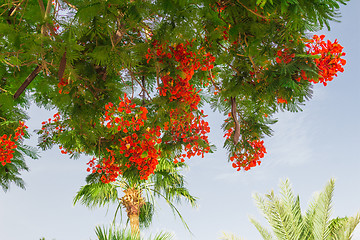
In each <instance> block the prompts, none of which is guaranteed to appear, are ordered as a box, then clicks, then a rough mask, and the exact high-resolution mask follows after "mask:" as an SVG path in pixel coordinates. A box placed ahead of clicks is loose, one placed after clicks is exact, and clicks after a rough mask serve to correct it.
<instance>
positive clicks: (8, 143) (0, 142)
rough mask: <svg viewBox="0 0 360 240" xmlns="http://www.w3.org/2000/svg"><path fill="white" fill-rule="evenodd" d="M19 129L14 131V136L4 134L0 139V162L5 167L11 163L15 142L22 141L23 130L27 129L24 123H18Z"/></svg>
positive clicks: (15, 146)
mask: <svg viewBox="0 0 360 240" xmlns="http://www.w3.org/2000/svg"><path fill="white" fill-rule="evenodd" d="M19 124H20V125H19V127H17V128H16V129H15V131H14V132H15V134H14V136H12V135H11V134H10V135H9V136H8V135H6V134H4V135H3V136H1V137H0V162H1V165H3V166H5V165H6V164H7V163H11V159H12V158H13V157H14V155H13V153H14V152H15V150H14V149H16V148H17V145H16V141H18V140H19V139H22V138H23V136H24V135H25V133H24V129H26V128H28V127H27V126H26V125H25V124H24V122H21V121H19Z"/></svg>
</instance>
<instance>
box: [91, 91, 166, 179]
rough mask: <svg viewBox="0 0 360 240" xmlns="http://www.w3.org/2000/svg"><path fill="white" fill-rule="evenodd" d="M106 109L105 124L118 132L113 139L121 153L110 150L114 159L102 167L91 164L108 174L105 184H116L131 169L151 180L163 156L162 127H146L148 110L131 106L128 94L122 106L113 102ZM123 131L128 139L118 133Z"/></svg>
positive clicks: (95, 168) (105, 177) (105, 160)
mask: <svg viewBox="0 0 360 240" xmlns="http://www.w3.org/2000/svg"><path fill="white" fill-rule="evenodd" d="M105 109H106V112H105V122H104V125H105V126H106V127H107V128H108V129H109V130H110V131H111V132H113V133H115V134H114V135H113V136H114V139H115V141H116V142H115V145H116V146H117V147H116V149H117V150H116V151H115V150H108V152H109V153H110V156H109V157H108V158H104V161H102V162H101V165H100V164H98V165H94V164H91V163H92V161H90V162H89V165H90V166H91V167H92V171H93V172H94V171H98V172H99V171H100V172H102V173H104V175H103V177H102V181H103V182H111V181H114V180H115V179H116V177H117V176H118V175H120V174H121V173H122V171H124V170H126V169H127V168H136V169H137V170H138V172H139V176H140V179H147V178H148V177H149V175H150V174H152V173H153V172H154V170H155V168H156V166H157V164H158V158H159V156H160V154H161V152H160V150H159V149H158V147H157V144H159V143H161V139H160V138H159V137H160V135H161V132H160V130H161V129H160V127H159V126H156V127H151V128H150V127H149V126H146V124H145V121H146V120H147V116H146V115H147V112H148V111H147V109H146V108H145V107H142V106H140V107H138V106H136V104H131V100H130V99H128V98H127V96H126V94H125V95H124V100H122V99H121V98H120V103H119V105H118V106H115V105H114V104H113V103H109V104H107V105H106V106H105ZM121 132H123V133H124V134H125V135H126V136H125V137H120V136H121V135H119V134H117V133H121ZM117 136H118V137H117ZM122 136H123V135H122ZM117 142H118V143H117ZM120 159H121V160H120ZM88 171H90V169H88Z"/></svg>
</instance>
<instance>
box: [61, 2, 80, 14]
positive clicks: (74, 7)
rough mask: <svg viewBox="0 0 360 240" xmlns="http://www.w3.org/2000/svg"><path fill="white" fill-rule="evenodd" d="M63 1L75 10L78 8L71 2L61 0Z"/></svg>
mask: <svg viewBox="0 0 360 240" xmlns="http://www.w3.org/2000/svg"><path fill="white" fill-rule="evenodd" d="M62 1H63V2H64V3H66V4H67V5H68V6H69V7H71V8H72V9H75V10H76V11H77V10H78V8H77V7H76V6H75V5H72V4H71V3H69V2H68V1H66V0H62Z"/></svg>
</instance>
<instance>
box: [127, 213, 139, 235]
mask: <svg viewBox="0 0 360 240" xmlns="http://www.w3.org/2000/svg"><path fill="white" fill-rule="evenodd" d="M128 217H129V219H130V227H131V235H140V227H139V226H140V224H139V215H136V214H133V215H130V216H128Z"/></svg>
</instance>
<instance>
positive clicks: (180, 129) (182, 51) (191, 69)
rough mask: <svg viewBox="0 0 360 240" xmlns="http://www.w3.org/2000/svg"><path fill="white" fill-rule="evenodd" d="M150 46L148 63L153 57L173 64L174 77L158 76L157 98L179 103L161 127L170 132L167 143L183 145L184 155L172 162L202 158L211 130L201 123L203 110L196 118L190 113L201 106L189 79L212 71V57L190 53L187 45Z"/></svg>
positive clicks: (200, 53)
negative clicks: (196, 157) (159, 83)
mask: <svg viewBox="0 0 360 240" xmlns="http://www.w3.org/2000/svg"><path fill="white" fill-rule="evenodd" d="M153 46H154V52H155V53H156V57H155V56H154V54H153V53H152V51H151V50H150V49H149V50H148V54H147V55H146V58H147V59H148V62H149V61H150V59H152V58H156V60H157V61H159V62H161V63H162V62H164V61H167V60H168V61H169V60H170V59H173V60H175V61H176V64H175V65H176V70H177V72H176V77H175V78H174V77H172V76H170V73H168V74H165V75H163V76H161V80H162V85H161V86H159V88H158V89H159V94H160V96H164V97H168V99H169V101H170V102H172V101H177V102H179V105H178V106H177V108H175V109H171V110H170V121H169V122H167V123H165V126H164V130H165V131H169V133H170V134H171V136H172V141H168V142H166V143H170V142H173V143H179V142H180V143H183V144H184V147H183V149H182V150H183V151H185V153H183V154H179V155H178V156H176V157H175V159H174V163H177V162H179V161H182V162H183V161H184V158H185V157H188V158H191V157H193V156H200V155H201V156H202V157H203V156H204V153H208V152H209V151H210V147H209V142H208V137H207V134H208V133H209V132H210V128H209V124H208V122H206V121H204V120H203V118H204V117H206V116H205V115H204V112H203V111H201V113H200V114H199V115H197V116H195V114H194V113H193V112H194V111H196V110H197V109H198V104H199V103H200V97H199V95H198V93H199V92H200V91H196V89H195V88H194V87H193V85H191V84H190V80H191V78H192V77H193V75H194V73H195V71H196V70H199V69H200V70H201V71H208V70H210V69H213V68H214V65H213V63H214V62H215V57H213V56H212V55H211V54H210V53H204V50H203V49H202V48H201V49H199V50H198V52H197V53H195V52H193V51H191V50H189V47H191V43H190V42H187V43H186V44H183V43H180V44H178V45H176V46H174V47H169V48H167V47H165V46H164V45H161V44H159V43H158V42H157V41H155V42H154V43H153ZM200 56H201V57H200ZM201 142H202V144H200V143H201Z"/></svg>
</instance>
